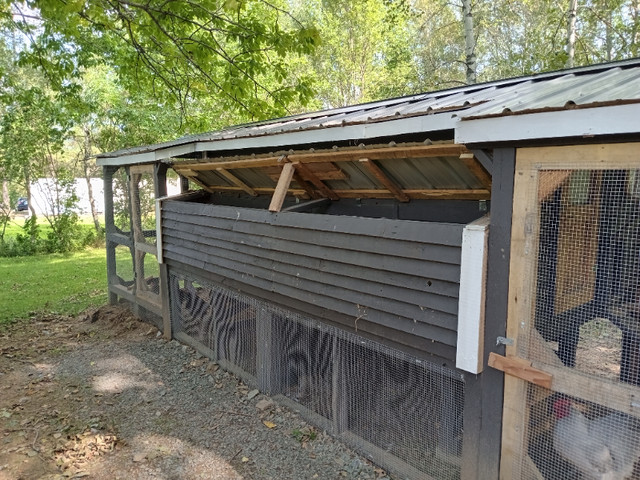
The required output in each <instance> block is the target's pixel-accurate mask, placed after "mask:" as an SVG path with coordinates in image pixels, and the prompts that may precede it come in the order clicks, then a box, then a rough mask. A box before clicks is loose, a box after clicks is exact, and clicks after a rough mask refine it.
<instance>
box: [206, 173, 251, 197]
mask: <svg viewBox="0 0 640 480" xmlns="http://www.w3.org/2000/svg"><path fill="white" fill-rule="evenodd" d="M216 172H218V173H219V174H220V175H222V176H223V177H224V178H226V179H227V180H229V181H230V182H231V183H233V184H234V185H236V186H238V187H240V188H241V189H242V190H244V191H245V192H247V193H248V194H249V195H251V196H252V197H257V196H258V194H257V193H256V191H255V190H254V189H253V188H251V187H250V186H249V185H247V184H246V183H244V182H243V181H242V180H240V179H239V178H238V177H236V176H235V175H234V174H233V173H231V172H230V171H229V170H225V169H224V168H216Z"/></svg>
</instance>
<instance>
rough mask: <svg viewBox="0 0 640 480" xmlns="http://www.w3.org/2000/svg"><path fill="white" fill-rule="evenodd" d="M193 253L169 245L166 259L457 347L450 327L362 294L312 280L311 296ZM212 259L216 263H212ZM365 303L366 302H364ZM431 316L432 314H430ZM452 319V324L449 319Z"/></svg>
mask: <svg viewBox="0 0 640 480" xmlns="http://www.w3.org/2000/svg"><path fill="white" fill-rule="evenodd" d="M189 252H190V250H189V249H188V248H180V247H174V246H171V247H169V246H167V252H166V258H167V259H171V260H173V261H176V262H180V263H184V264H187V265H191V266H194V267H196V268H201V269H203V270H211V271H217V272H219V274H220V275H222V276H223V277H227V278H231V279H234V280H237V281H240V282H243V283H250V284H251V285H254V286H257V287H260V288H261V289H263V290H266V291H272V292H275V293H278V294H281V295H286V296H290V297H292V298H296V299H299V300H302V301H306V302H311V303H313V304H314V305H318V306H321V307H324V308H327V309H328V310H334V311H337V312H340V313H343V314H345V315H349V316H351V317H352V318H354V323H355V324H356V326H357V321H358V320H360V319H362V318H366V319H367V320H368V321H369V322H373V323H379V324H381V325H383V326H387V327H390V328H393V329H395V330H400V331H403V332H406V333H410V334H413V335H417V336H421V337H423V338H428V339H430V340H433V341H437V342H441V343H444V344H445V345H450V346H452V345H455V341H456V334H455V331H452V330H451V329H450V327H449V328H447V327H441V326H437V325H433V324H432V323H429V322H427V321H414V319H413V318H404V319H403V317H401V316H398V315H390V314H389V313H386V312H381V311H379V310H376V309H374V308H371V307H369V306H367V305H366V304H365V305H361V304H359V303H358V301H362V300H363V296H362V295H360V294H354V293H353V292H346V293H345V294H344V295H343V296H345V297H347V300H343V299H341V298H340V294H341V293H342V292H340V290H342V289H340V288H337V287H334V286H331V285H323V284H319V283H316V284H315V285H314V284H313V282H312V281H310V282H309V284H310V285H311V286H312V287H314V286H315V288H312V289H311V290H310V291H311V292H313V293H314V295H309V291H306V290H303V289H301V288H299V285H298V284H297V283H296V280H295V279H292V278H289V277H286V276H277V277H275V278H274V279H272V280H269V279H265V278H264V277H262V276H257V275H250V274H247V273H246V272H243V271H241V270H240V271H239V270H238V268H237V265H235V264H234V263H233V262H231V261H227V260H226V259H222V258H218V259H210V258H205V259H204V260H202V259H195V258H191V257H189V256H187V255H185V254H188V253H189ZM206 257H209V256H206ZM208 260H214V261H212V262H209V261H208ZM363 303H365V302H363ZM424 313H425V317H427V318H428V317H429V316H430V317H431V319H430V321H431V322H436V321H438V319H439V320H440V321H442V322H443V323H448V324H449V325H450V324H452V323H455V320H456V319H455V317H452V316H451V315H447V314H440V315H437V317H438V318H436V315H434V312H424ZM429 314H430V315H429ZM447 318H448V319H449V320H448V321H447V320H446V319H447Z"/></svg>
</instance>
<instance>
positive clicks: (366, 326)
mask: <svg viewBox="0 0 640 480" xmlns="http://www.w3.org/2000/svg"><path fill="white" fill-rule="evenodd" d="M167 265H168V266H169V268H170V269H171V270H170V271H171V272H177V273H181V274H182V273H183V274H188V275H190V276H192V277H194V278H199V279H201V280H203V281H210V282H215V283H218V284H220V285H224V286H226V287H227V288H232V289H236V290H239V291H241V292H243V293H244V294H246V295H250V296H253V297H255V298H259V299H262V300H264V301H266V302H268V303H269V304H272V305H278V306H280V307H282V308H286V309H290V310H291V311H294V312H298V313H302V314H303V315H309V316H310V317H311V318H316V319H321V321H322V322H323V323H326V324H328V325H333V326H335V327H338V328H340V329H342V330H345V331H348V332H354V333H358V335H360V336H362V337H363V338H366V339H370V340H374V341H376V342H379V343H381V344H383V345H387V346H390V347H393V348H396V349H398V350H400V351H402V352H405V353H407V354H409V355H413V356H414V357H416V358H419V359H424V360H428V361H430V362H434V361H435V362H437V363H438V364H441V365H443V366H446V367H448V368H455V355H456V353H455V348H454V347H452V346H449V345H445V344H443V343H440V342H435V341H433V340H431V339H428V338H423V337H419V336H416V335H412V334H410V333H405V332H402V331H400V330H397V329H394V328H390V327H386V326H383V325H380V324H376V323H373V322H369V321H368V320H367V319H366V318H362V319H360V320H359V321H358V322H357V325H354V318H353V316H351V315H345V314H343V313H340V312H336V311H335V310H329V309H326V308H324V307H321V306H319V305H314V304H311V303H308V301H307V300H308V299H306V298H305V299H304V300H299V299H298V298H293V297H290V296H286V295H282V294H280V293H277V292H273V291H269V290H265V289H263V288H260V287H258V286H256V285H253V284H247V283H244V282H241V281H237V280H235V279H232V278H228V277H224V276H222V275H220V274H219V273H218V272H215V271H211V270H202V269H200V268H196V267H192V266H191V265H188V264H186V263H183V262H179V261H173V260H167ZM355 326H357V330H356V329H355ZM451 371H452V372H453V371H454V370H451Z"/></svg>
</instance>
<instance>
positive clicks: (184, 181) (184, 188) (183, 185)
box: [178, 172, 189, 193]
mask: <svg viewBox="0 0 640 480" xmlns="http://www.w3.org/2000/svg"><path fill="white" fill-rule="evenodd" d="M178 174H179V175H180V193H187V192H188V191H189V178H188V177H185V176H184V175H182V174H181V173H180V172H178Z"/></svg>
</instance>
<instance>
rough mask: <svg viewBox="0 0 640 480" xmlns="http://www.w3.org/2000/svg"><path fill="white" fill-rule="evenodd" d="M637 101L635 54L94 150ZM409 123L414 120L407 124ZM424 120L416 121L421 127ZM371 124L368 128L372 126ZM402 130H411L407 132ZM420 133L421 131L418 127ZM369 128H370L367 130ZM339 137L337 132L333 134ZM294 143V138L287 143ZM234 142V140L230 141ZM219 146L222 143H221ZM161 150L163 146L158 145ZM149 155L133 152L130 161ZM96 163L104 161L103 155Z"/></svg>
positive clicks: (639, 73)
mask: <svg viewBox="0 0 640 480" xmlns="http://www.w3.org/2000/svg"><path fill="white" fill-rule="evenodd" d="M630 101H640V60H639V59H633V60H627V61H623V62H615V63H610V64H603V65H596V66H591V67H581V68H576V69H572V70H566V71H560V72H551V73H545V74H539V75H531V76H528V77H521V78H515V79H507V80H500V81H496V82H489V83H485V84H478V85H472V86H462V87H457V88H453V89H449V90H443V91H439V92H433V93H426V94H419V95H412V96H408V97H402V98H395V99H387V100H382V101H378V102H371V103H367V104H362V105H354V106H348V107H341V108H336V109H332V110H325V111H319V112H312V113H308V114H300V115H293V116H290V117H285V118H280V119H274V120H271V121H263V122H256V123H250V124H245V125H238V126H235V127H231V128H227V129H224V130H221V131H218V132H209V133H204V134H201V135H191V136H187V137H183V138H180V139H177V140H174V141H171V142H163V143H159V144H156V145H149V146H143V147H135V148H130V149H124V150H119V151H117V152H113V153H110V154H103V155H99V158H101V159H109V158H116V157H120V156H132V157H133V156H136V155H139V154H143V153H146V152H153V151H155V152H159V151H161V150H162V151H163V152H159V153H158V158H167V155H170V154H172V153H173V151H171V150H166V149H170V148H171V147H174V146H179V145H186V144H189V143H197V142H221V143H222V144H224V142H225V141H228V140H231V139H243V138H254V137H269V136H277V135H281V134H286V133H290V132H301V131H303V132H305V131H308V132H309V135H308V136H305V137H304V138H300V139H298V140H296V141H301V140H302V141H304V142H306V143H313V142H314V141H317V140H314V135H318V136H321V137H322V138H326V137H327V135H325V134H318V133H314V131H316V130H319V129H327V128H335V129H338V128H342V127H346V126H349V125H359V124H362V125H367V124H375V123H378V122H382V121H390V120H397V119H402V118H405V117H413V116H419V115H425V116H427V115H433V114H437V113H438V112H446V111H451V110H457V112H456V113H455V119H456V121H459V120H468V119H477V118H481V117H492V116H500V115H506V114H513V113H523V112H531V111H549V110H562V109H571V108H574V106H575V105H579V106H582V107H584V106H589V105H594V106H598V105H602V104H606V103H612V102H619V103H624V102H630ZM411 125H412V128H415V127H419V126H420V124H419V123H418V124H411ZM426 125H427V124H424V125H422V126H423V128H424V126H426ZM428 125H429V127H428V128H431V129H433V130H445V129H451V128H455V124H452V123H451V114H449V115H441V116H436V117H434V118H433V119H432V121H430V122H429V123H428ZM378 131H379V130H378V129H372V130H371V132H378ZM406 133H416V132H413V131H412V132H409V131H407V132H406ZM423 133H424V131H423ZM363 134H364V135H367V133H366V132H363V131H358V130H354V131H353V135H360V136H359V137H355V136H354V138H359V139H361V138H363V137H362V135H363ZM372 134H374V133H372ZM336 136H337V137H340V135H336ZM262 143H264V145H265V146H266V145H269V144H270V143H271V144H272V145H274V146H275V145H282V142H277V141H273V142H268V141H267V142H262ZM291 147H295V144H291ZM230 148H238V145H237V144H235V143H234V144H233V147H230ZM221 149H222V148H221ZM164 150H166V151H164ZM143 158H144V161H149V160H148V159H146V157H137V158H136V159H135V160H136V162H142V161H143ZM101 163H102V164H109V162H108V160H105V161H102V162H101Z"/></svg>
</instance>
